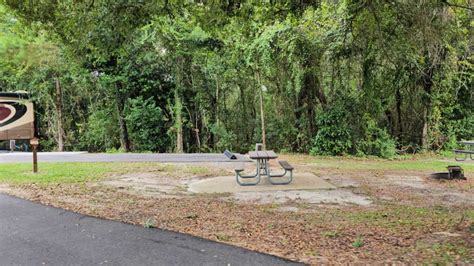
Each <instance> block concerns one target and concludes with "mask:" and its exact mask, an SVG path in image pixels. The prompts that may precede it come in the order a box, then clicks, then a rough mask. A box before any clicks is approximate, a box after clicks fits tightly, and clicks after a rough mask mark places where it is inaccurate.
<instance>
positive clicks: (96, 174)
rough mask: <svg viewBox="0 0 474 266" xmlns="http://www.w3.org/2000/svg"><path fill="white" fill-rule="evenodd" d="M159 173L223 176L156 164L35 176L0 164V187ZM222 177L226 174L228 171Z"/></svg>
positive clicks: (23, 166)
mask: <svg viewBox="0 0 474 266" xmlns="http://www.w3.org/2000/svg"><path fill="white" fill-rule="evenodd" d="M134 172H137V173H138V172H157V173H163V174H166V175H167V176H170V177H174V178H181V177H183V176H188V175H199V176H210V175H218V174H220V173H221V172H219V171H217V172H216V170H214V171H211V170H209V169H208V168H207V167H200V166H183V167H178V166H176V165H170V164H162V163H156V162H126V163H124V162H114V163H41V164H40V165H39V172H38V173H36V174H34V173H33V172H32V166H31V164H28V163H20V164H0V183H7V184H28V183H36V184H59V183H77V182H87V181H92V180H97V179H99V178H101V177H104V176H106V175H109V174H126V173H134ZM222 173H224V174H225V172H224V171H222Z"/></svg>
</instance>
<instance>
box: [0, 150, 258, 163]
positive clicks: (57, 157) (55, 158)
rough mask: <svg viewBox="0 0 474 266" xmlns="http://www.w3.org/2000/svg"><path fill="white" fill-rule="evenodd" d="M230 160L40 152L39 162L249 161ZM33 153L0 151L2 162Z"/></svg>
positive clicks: (215, 156)
mask: <svg viewBox="0 0 474 266" xmlns="http://www.w3.org/2000/svg"><path fill="white" fill-rule="evenodd" d="M236 155H237V160H230V159H229V158H228V157H227V156H225V155H224V154H222V153H181V154H178V153H87V152H40V153H38V161H39V162H235V161H249V159H248V158H247V157H246V156H244V155H241V154H236ZM31 160H32V155H31V153H28V152H14V153H7V152H1V153H0V163H30V162H31Z"/></svg>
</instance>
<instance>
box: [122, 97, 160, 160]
mask: <svg viewBox="0 0 474 266" xmlns="http://www.w3.org/2000/svg"><path fill="white" fill-rule="evenodd" d="M126 114H127V115H126V117H125V119H126V121H127V125H128V129H129V130H128V133H129V136H130V140H131V142H132V145H133V149H134V150H136V151H160V152H163V151H166V148H167V146H168V145H169V137H168V135H167V134H166V128H168V127H167V126H165V121H164V119H163V114H162V111H161V108H160V107H158V106H156V104H155V101H153V99H152V98H149V99H146V100H144V99H143V98H142V97H138V98H136V99H130V100H129V102H128V106H127V110H126Z"/></svg>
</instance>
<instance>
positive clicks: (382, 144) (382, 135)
mask: <svg viewBox="0 0 474 266" xmlns="http://www.w3.org/2000/svg"><path fill="white" fill-rule="evenodd" d="M364 120H365V121H366V124H365V125H366V127H365V136H364V138H363V139H361V140H359V141H358V142H357V145H356V146H357V153H358V154H363V155H375V156H379V157H382V158H392V157H393V156H395V154H396V145H395V141H394V140H393V139H392V138H391V137H390V135H389V134H388V133H387V131H385V129H382V128H380V127H378V126H377V123H376V122H375V121H374V120H373V119H371V118H368V116H366V117H365V119H364Z"/></svg>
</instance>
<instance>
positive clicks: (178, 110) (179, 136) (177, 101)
mask: <svg viewBox="0 0 474 266" xmlns="http://www.w3.org/2000/svg"><path fill="white" fill-rule="evenodd" d="M182 67H183V58H178V60H177V64H176V84H175V89H174V118H175V123H174V127H175V129H176V152H177V153H182V152H183V151H184V148H183V110H182V109H183V104H182V102H181V95H180V93H181V87H182V83H183V79H182V74H183V73H182V70H183V69H182Z"/></svg>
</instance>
